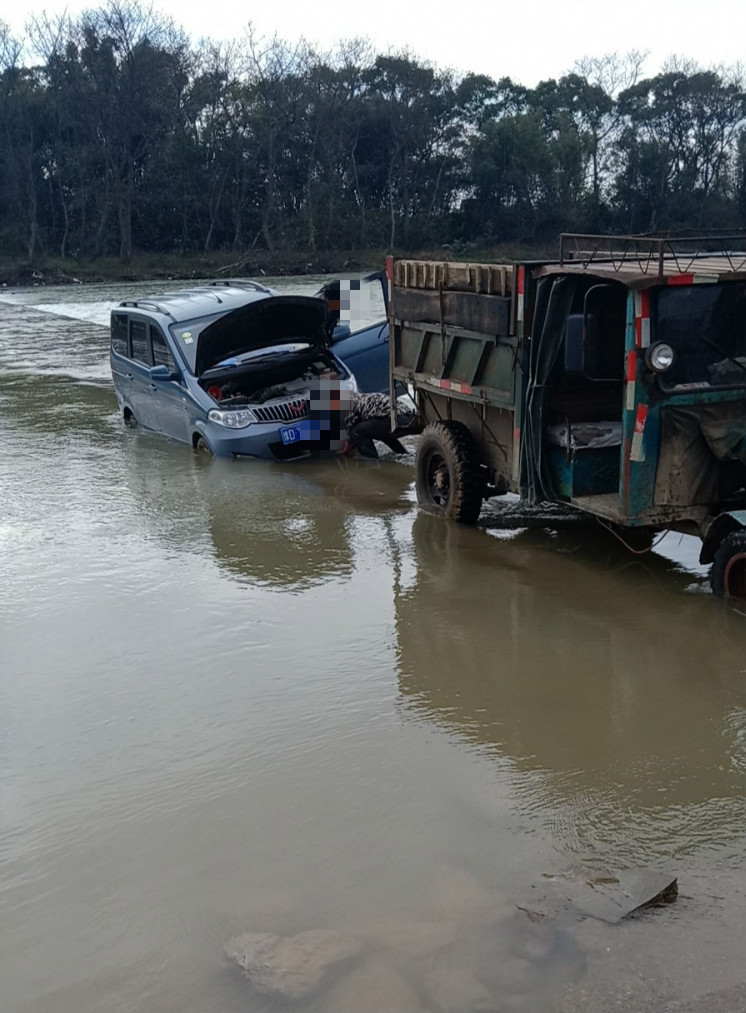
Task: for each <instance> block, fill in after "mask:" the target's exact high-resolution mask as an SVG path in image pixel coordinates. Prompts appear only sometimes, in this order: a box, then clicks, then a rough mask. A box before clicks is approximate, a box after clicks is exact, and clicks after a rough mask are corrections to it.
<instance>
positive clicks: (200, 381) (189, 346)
mask: <svg viewBox="0 0 746 1013" xmlns="http://www.w3.org/2000/svg"><path fill="white" fill-rule="evenodd" d="M328 318H329V314H328V304H327V302H326V301H324V300H323V299H321V298H314V297H310V296H298V295H278V294H277V293H276V292H274V291H273V290H272V289H269V288H267V287H265V286H264V285H261V284H259V283H258V282H252V281H220V282H212V283H210V284H207V285H202V286H199V287H196V288H191V289H185V290H182V291H177V292H169V293H166V294H163V295H158V296H152V297H148V298H143V299H136V300H132V301H127V302H123V303H120V304H119V305H118V306H117V307H115V308H114V309H113V310H112V313H111V356H110V357H111V371H112V377H113V380H114V389H115V391H116V396H117V401H118V404H119V410H120V412H121V414H122V418H123V419H124V421H125V422H126V423H127V424H129V425H140V426H142V427H143V428H145V429H149V430H153V431H155V432H160V433H162V434H164V435H165V436H168V437H170V438H171V439H174V440H179V441H181V442H183V443H188V444H190V445H191V446H192V447H194V448H195V449H196V450H200V451H204V452H206V453H211V454H215V455H217V456H221V457H235V456H250V457H263V458H270V459H277V460H288V459H291V458H296V457H304V456H309V455H310V454H314V453H318V452H319V450H320V449H321V443H322V442H323V441H322V440H320V438H319V433H318V429H317V428H316V429H315V430H314V428H313V426H312V420H310V418H309V416H310V398H309V392H310V390H311V389H312V388H313V387H314V385H315V384H317V383H318V382H319V378H321V377H323V376H324V375H325V374H328V373H329V371H334V372H336V373H337V374H338V375H339V377H340V385H341V386H342V388H344V389H348V390H357V383H356V380H355V377H354V376H353V374H352V372H351V370H350V369H349V368H348V367H347V366H346V365H345V363H344V362H343V361H342V360H341V359H340V358H339V356H338V355H336V354H335V352H334V351H333V348H332V342H333V340H334V339H333V337H332V332H331V331H330V327H329V319H328ZM386 356H387V353H386ZM387 357H388V356H387Z"/></svg>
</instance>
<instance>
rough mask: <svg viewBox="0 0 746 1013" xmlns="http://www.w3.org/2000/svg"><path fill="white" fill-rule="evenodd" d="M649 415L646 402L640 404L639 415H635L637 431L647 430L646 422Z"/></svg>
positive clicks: (638, 407)
mask: <svg viewBox="0 0 746 1013" xmlns="http://www.w3.org/2000/svg"><path fill="white" fill-rule="evenodd" d="M647 417H648V406H647V405H646V404H638V406H637V415H636V417H635V432H636V433H642V432H644V430H645V422H646V420H647Z"/></svg>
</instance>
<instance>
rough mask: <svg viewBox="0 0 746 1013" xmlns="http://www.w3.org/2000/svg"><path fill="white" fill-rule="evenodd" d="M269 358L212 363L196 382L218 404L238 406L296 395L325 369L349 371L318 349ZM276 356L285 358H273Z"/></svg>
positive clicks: (306, 389) (305, 391)
mask: <svg viewBox="0 0 746 1013" xmlns="http://www.w3.org/2000/svg"><path fill="white" fill-rule="evenodd" d="M272 358H273V359H274V360H275V361H271V360H270V361H268V360H266V359H265V360H263V361H259V362H257V361H253V362H251V363H246V364H244V365H236V366H223V367H221V366H216V367H214V368H213V369H209V370H207V371H206V372H205V373H203V374H202V376H201V377H200V381H199V382H200V386H201V387H203V389H204V390H206V391H207V393H208V394H209V395H210V397H211V398H212V399H213V400H214V401H215V402H216V403H217V404H219V405H220V407H221V408H239V407H243V406H250V405H262V404H266V403H268V402H271V401H275V400H279V399H285V398H292V397H295V398H297V397H299V396H301V395H302V394H305V393H307V392H308V390H309V388H310V387H311V385H312V384H313V382H314V380H316V379H317V378H318V377H319V376H321V375H322V374H323V373H325V372H327V371H328V370H329V369H334V370H335V371H337V372H339V373H340V375H342V376H343V377H346V376H348V375H349V374H348V373H347V371H346V370H344V369H343V368H342V367H341V365H340V363H339V362H338V361H337V360H335V359H334V358H333V357H332V356H331V355H329V356H328V357H327V356H325V355H324V353H323V352H322V353H320V352H319V350H318V349H308V351H306V352H304V353H302V354H301V355H298V354H294V355H293V356H292V357H291V356H273V357H272ZM278 359H286V360H289V361H276V360H278ZM299 359H300V361H299Z"/></svg>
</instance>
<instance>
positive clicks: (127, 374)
mask: <svg viewBox="0 0 746 1013" xmlns="http://www.w3.org/2000/svg"><path fill="white" fill-rule="evenodd" d="M124 375H125V376H126V377H127V379H128V380H131V379H132V373H125V374H124Z"/></svg>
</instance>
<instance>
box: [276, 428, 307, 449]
mask: <svg viewBox="0 0 746 1013" xmlns="http://www.w3.org/2000/svg"><path fill="white" fill-rule="evenodd" d="M280 436H281V437H282V442H283V443H284V444H285V445H286V446H287V444H289V443H297V442H298V441H299V440H301V439H303V434H302V433H301V430H300V426H285V427H284V428H283V429H281V430H280Z"/></svg>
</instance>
